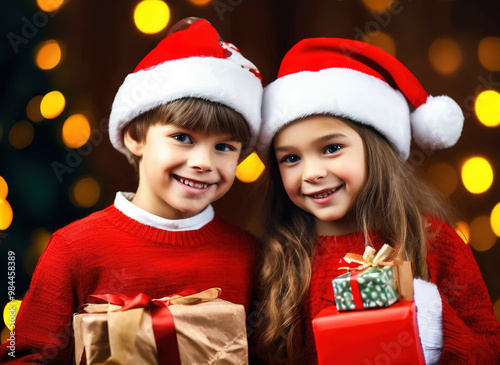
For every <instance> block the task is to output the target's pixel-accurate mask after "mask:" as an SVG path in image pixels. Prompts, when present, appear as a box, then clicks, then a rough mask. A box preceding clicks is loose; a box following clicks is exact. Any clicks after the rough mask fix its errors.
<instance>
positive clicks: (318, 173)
mask: <svg viewBox="0 0 500 365" xmlns="http://www.w3.org/2000/svg"><path fill="white" fill-rule="evenodd" d="M303 162H305V163H303V166H304V171H303V174H302V176H303V179H304V181H306V182H310V183H315V182H317V181H318V180H320V179H322V178H324V177H325V176H326V174H327V172H326V169H325V168H324V167H323V166H322V164H321V163H320V162H319V161H317V160H313V161H303Z"/></svg>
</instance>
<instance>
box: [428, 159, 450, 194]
mask: <svg viewBox="0 0 500 365" xmlns="http://www.w3.org/2000/svg"><path fill="white" fill-rule="evenodd" d="M427 179H428V180H429V181H430V182H431V184H433V185H434V186H435V187H437V188H438V189H439V190H441V191H442V192H443V194H445V195H446V196H450V195H451V193H453V192H454V191H455V188H456V187H457V185H458V174H457V172H456V171H455V169H454V168H453V167H451V166H450V165H448V164H447V163H443V162H439V163H436V164H434V165H432V166H431V167H430V168H429V169H428V170H427Z"/></svg>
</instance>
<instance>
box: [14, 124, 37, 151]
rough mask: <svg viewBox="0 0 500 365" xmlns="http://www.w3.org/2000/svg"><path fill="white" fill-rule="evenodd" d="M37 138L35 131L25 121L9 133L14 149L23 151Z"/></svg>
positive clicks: (15, 125) (16, 125)
mask: <svg viewBox="0 0 500 365" xmlns="http://www.w3.org/2000/svg"><path fill="white" fill-rule="evenodd" d="M34 136H35V130H34V129H33V126H32V125H31V123H30V122H28V121H26V120H23V121H20V122H17V123H15V124H14V125H13V126H12V128H11V129H10V132H9V142H10V144H11V145H12V147H14V148H17V149H18V150H22V149H23V148H26V147H28V146H29V145H30V143H31V142H32V141H33V138H34Z"/></svg>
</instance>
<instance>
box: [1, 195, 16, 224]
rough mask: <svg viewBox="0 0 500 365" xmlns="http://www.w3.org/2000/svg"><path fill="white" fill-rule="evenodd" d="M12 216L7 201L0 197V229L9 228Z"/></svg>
mask: <svg viewBox="0 0 500 365" xmlns="http://www.w3.org/2000/svg"><path fill="white" fill-rule="evenodd" d="M13 216H14V215H13V213H12V208H11V206H10V204H9V202H8V201H7V200H5V199H0V230H2V231H5V230H6V229H7V228H9V226H10V224H11V223H12V218H13Z"/></svg>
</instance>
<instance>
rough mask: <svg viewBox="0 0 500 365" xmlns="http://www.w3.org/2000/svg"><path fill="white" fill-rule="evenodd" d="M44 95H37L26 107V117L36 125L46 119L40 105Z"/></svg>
mask: <svg viewBox="0 0 500 365" xmlns="http://www.w3.org/2000/svg"><path fill="white" fill-rule="evenodd" d="M42 99H43V95H37V96H35V97H33V98H31V100H30V101H29V103H28V105H26V115H27V116H28V118H29V119H30V120H31V121H32V122H35V123H38V122H41V121H42V120H43V119H44V118H43V115H42V113H41V112H40V104H41V103H42Z"/></svg>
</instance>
